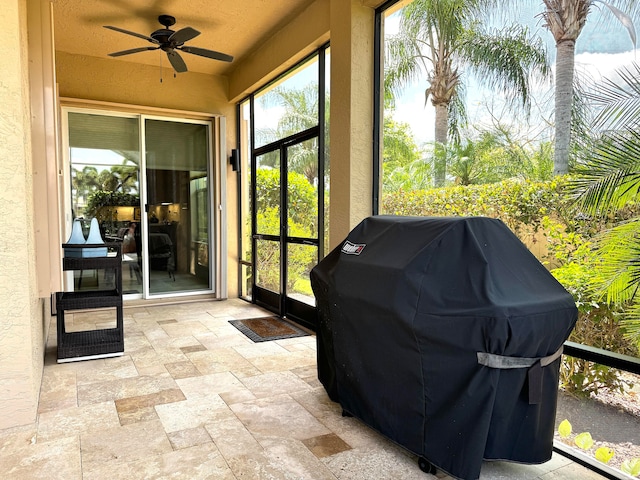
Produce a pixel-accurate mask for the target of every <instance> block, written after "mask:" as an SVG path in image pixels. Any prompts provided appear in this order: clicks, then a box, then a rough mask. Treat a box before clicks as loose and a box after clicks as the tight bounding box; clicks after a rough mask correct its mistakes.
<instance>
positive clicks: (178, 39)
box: [104, 15, 233, 73]
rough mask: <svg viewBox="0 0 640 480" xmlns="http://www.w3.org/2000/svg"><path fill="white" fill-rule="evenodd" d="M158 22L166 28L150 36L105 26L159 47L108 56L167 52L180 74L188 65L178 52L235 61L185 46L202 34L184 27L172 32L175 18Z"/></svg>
mask: <svg viewBox="0 0 640 480" xmlns="http://www.w3.org/2000/svg"><path fill="white" fill-rule="evenodd" d="M158 22H160V24H161V25H163V26H164V28H161V29H158V30H156V31H154V32H152V33H151V34H150V35H149V36H147V35H143V34H141V33H137V32H132V31H129V30H125V29H123V28H120V27H114V26H111V25H105V26H104V28H108V29H110V30H114V31H116V32H120V33H124V34H126V35H131V36H133V37H138V38H141V39H143V40H147V41H148V42H151V43H153V44H155V45H157V46H155V47H138V48H132V49H129V50H122V51H119V52H113V53H109V54H108V55H109V56H110V57H121V56H124V55H130V54H133V53H139V52H145V51H147V50H157V49H161V50H163V51H164V52H166V54H167V57H168V59H169V62H170V63H171V66H172V67H173V69H174V72H178V73H183V72H186V71H187V65H186V63H185V62H184V60H183V59H182V57H181V56H180V54H179V53H178V50H181V51H183V52H186V53H189V54H191V55H198V56H200V57H204V58H210V59H212V60H219V61H222V62H231V61H233V57H232V56H231V55H227V54H226V53H221V52H216V51H215V50H209V49H206V48H200V47H191V46H186V45H184V44H185V42H188V41H189V40H192V39H194V38H195V37H197V36H198V35H200V32H199V31H198V30H196V29H195V28H192V27H184V28H181V29H180V30H178V31H173V30H171V29H170V28H169V27H171V26H173V25H174V24H175V23H176V19H175V17H172V16H171V15H160V16H159V17H158Z"/></svg>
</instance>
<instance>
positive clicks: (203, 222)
mask: <svg viewBox="0 0 640 480" xmlns="http://www.w3.org/2000/svg"><path fill="white" fill-rule="evenodd" d="M144 131H145V152H146V168H145V176H146V187H147V188H146V193H147V202H146V206H145V213H146V227H147V237H146V238H147V242H146V249H145V253H146V259H147V264H148V267H149V293H150V294H151V295H157V294H167V293H174V292H185V291H198V290H209V289H210V288H211V278H212V275H211V271H210V268H209V243H210V242H209V238H210V234H209V230H210V222H209V221H208V219H209V217H210V209H209V205H210V204H211V201H210V186H209V184H210V181H209V171H208V164H209V162H208V159H209V129H208V126H207V125H204V124H199V123H183V122H175V121H168V120H153V119H146V120H145V129H144Z"/></svg>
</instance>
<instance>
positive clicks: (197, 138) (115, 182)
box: [65, 109, 215, 298]
mask: <svg viewBox="0 0 640 480" xmlns="http://www.w3.org/2000/svg"><path fill="white" fill-rule="evenodd" d="M65 113H66V114H67V116H66V121H67V122H66V123H67V130H68V136H67V139H68V160H69V166H70V172H71V177H70V178H71V182H70V187H71V188H70V190H71V218H72V219H77V220H80V221H81V222H82V224H83V225H84V228H85V230H86V229H88V226H89V223H90V221H91V219H92V218H97V220H98V223H99V225H100V231H101V234H102V237H103V238H104V239H105V240H106V241H111V242H120V243H121V245H122V250H123V270H122V273H123V290H124V293H125V295H128V298H136V297H137V298H151V297H165V296H174V295H187V294H197V293H207V292H214V291H215V285H214V284H215V282H214V278H215V275H214V272H215V270H214V265H213V259H214V258H215V254H214V253H215V250H214V247H215V245H214V241H213V239H214V238H215V235H214V228H213V225H214V213H215V212H214V209H212V208H211V205H212V203H213V198H214V197H213V188H212V185H213V182H212V174H211V171H212V168H211V167H212V165H213V162H212V151H213V142H212V138H213V136H212V124H211V122H206V121H185V120H176V119H166V118H159V117H149V116H142V115H121V114H116V113H102V112H88V111H80V110H75V109H74V110H71V109H70V110H69V111H68V112H65ZM85 233H86V232H85ZM81 275H82V281H79V280H76V282H75V287H74V288H75V289H85V288H91V287H92V285H93V286H95V285H94V284H98V283H100V282H103V281H104V280H105V278H106V277H107V276H108V275H105V274H104V273H103V272H81Z"/></svg>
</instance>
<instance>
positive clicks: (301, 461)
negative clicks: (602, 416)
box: [0, 300, 601, 480]
mask: <svg viewBox="0 0 640 480" xmlns="http://www.w3.org/2000/svg"><path fill="white" fill-rule="evenodd" d="M264 313H265V312H264V311H262V310H260V309H259V308H257V307H255V306H252V305H250V304H248V303H246V302H244V301H242V300H226V301H204V302H198V303H189V304H177V305H170V306H145V307H127V308H125V355H124V356H122V357H116V358H109V359H100V360H91V361H83V362H73V363H65V364H57V363H56V353H55V346H56V338H55V330H56V329H55V319H52V328H51V329H50V336H49V341H48V347H47V354H46V362H45V368H44V377H43V380H42V388H41V393H40V403H39V408H38V418H37V421H36V423H34V424H32V425H27V426H24V427H17V428H13V429H8V430H0V478H1V479H5V480H6V479H20V480H22V479H47V480H50V479H64V480H75V479H78V480H79V479H83V480H93V479H96V480H103V479H104V480H106V479H109V480H111V479H128V480H136V479H159V478H166V479H169V478H171V479H189V480H191V479H204V478H210V479H225V480H226V479H228V480H235V479H274V480H277V479H301V480H307V479H310V480H313V479H323V480H324V479H327V480H328V479H331V480H335V479H341V480H343V479H344V480H347V479H349V480H355V479H362V480H372V479H376V480H378V479H394V480H395V479H418V480H429V479H435V478H440V479H443V478H450V477H447V476H446V475H444V474H442V473H438V474H437V475H436V476H433V475H427V474H425V473H423V472H422V471H420V470H419V468H418V466H417V458H416V457H415V456H414V455H412V454H410V453H408V452H406V451H405V450H403V449H401V448H399V447H397V446H395V445H394V444H392V443H391V442H389V441H388V440H386V439H385V438H383V437H382V436H380V435H378V434H377V433H376V432H374V431H372V430H371V429H370V428H368V427H366V426H365V425H363V424H362V423H360V422H358V421H357V420H355V419H353V418H344V417H342V415H341V409H340V407H339V406H338V405H337V404H334V403H333V402H331V401H330V400H329V399H328V397H327V395H326V393H325V391H324V389H323V387H322V386H321V384H320V383H319V382H318V380H317V378H316V366H315V365H316V352H315V337H313V336H308V337H301V338H293V339H287V340H281V341H273V342H264V343H253V342H252V341H251V340H249V339H248V338H246V337H245V336H244V335H243V334H241V333H240V332H239V331H238V330H236V328H234V327H233V326H232V325H230V324H229V323H228V320H232V319H241V318H251V317H257V316H262V315H263V314H264ZM69 317H71V315H70V316H69ZM112 317H113V314H112V312H98V313H96V312H93V313H92V314H87V313H76V314H75V315H73V318H72V321H73V324H74V325H77V326H78V327H79V328H80V329H86V328H87V324H94V323H95V324H98V325H104V324H106V323H109V322H111V318H112ZM481 478H482V479H483V480H489V479H496V480H497V479H505V480H506V479H509V480H518V479H522V480H525V479H526V480H529V479H544V480H552V479H553V480H561V479H567V480H569V479H571V480H574V479H581V480H583V479H594V480H595V479H600V478H601V477H600V476H598V475H596V474H595V473H593V472H590V471H588V470H586V469H584V468H582V467H580V466H578V465H576V464H573V463H571V462H570V461H569V460H567V459H565V458H563V457H561V456H558V455H556V454H554V457H553V458H552V460H551V461H549V462H547V463H546V464H543V465H535V466H531V465H516V464H511V463H504V462H494V463H486V464H485V465H484V466H483V470H482V475H481Z"/></svg>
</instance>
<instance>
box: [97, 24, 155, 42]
mask: <svg viewBox="0 0 640 480" xmlns="http://www.w3.org/2000/svg"><path fill="white" fill-rule="evenodd" d="M104 28H108V29H109V30H115V31H116V32H120V33H125V34H127V35H132V36H134V37H138V38H142V39H143V40H146V41H148V42H151V43H159V42H158V41H157V40H154V39H153V38H151V37H147V36H146V35H142V34H141V33H136V32H130V31H129V30H125V29H124V28H119V27H112V26H111V25H104Z"/></svg>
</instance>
